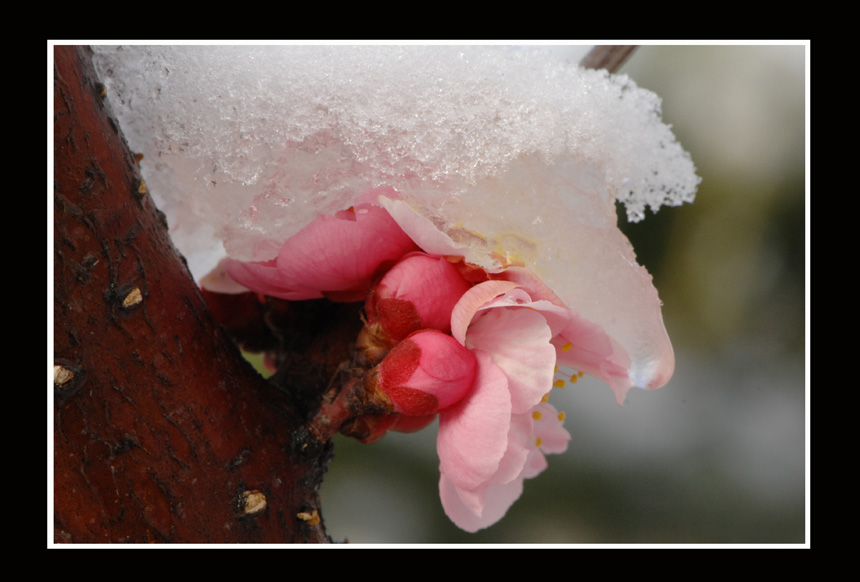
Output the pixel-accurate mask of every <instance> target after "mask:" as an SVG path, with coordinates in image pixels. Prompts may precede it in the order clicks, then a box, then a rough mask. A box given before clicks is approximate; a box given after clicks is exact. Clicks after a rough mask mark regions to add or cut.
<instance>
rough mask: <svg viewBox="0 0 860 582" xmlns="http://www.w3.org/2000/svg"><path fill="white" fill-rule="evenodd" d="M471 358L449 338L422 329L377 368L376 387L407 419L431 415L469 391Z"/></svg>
mask: <svg viewBox="0 0 860 582" xmlns="http://www.w3.org/2000/svg"><path fill="white" fill-rule="evenodd" d="M477 366H478V364H477V360H476V359H475V355H474V354H473V353H472V352H471V351H469V350H468V349H467V348H466V347H464V346H463V345H461V344H460V342H458V341H457V340H455V339H454V338H453V337H451V336H450V335H447V334H444V333H441V332H438V331H435V330H430V329H426V330H423V331H419V332H416V333H413V334H412V335H410V336H409V337H407V338H406V339H405V340H403V341H402V342H400V343H399V344H397V346H395V347H394V349H393V350H391V352H389V354H388V355H387V356H386V357H385V359H384V360H382V363H381V364H380V366H379V379H378V380H379V386H380V388H381V389H382V391H383V392H384V393H385V394H386V395H387V396H388V398H389V399H390V400H391V402H392V404H393V405H394V409H395V410H396V411H397V412H399V413H401V414H407V415H413V416H414V415H425V414H434V413H436V412H439V411H440V410H445V409H446V408H448V407H450V406H453V405H454V404H457V403H458V402H459V401H460V400H462V399H463V397H465V396H466V395H467V394H468V393H469V392H470V391H471V389H472V384H473V383H474V380H475V374H476V373H477Z"/></svg>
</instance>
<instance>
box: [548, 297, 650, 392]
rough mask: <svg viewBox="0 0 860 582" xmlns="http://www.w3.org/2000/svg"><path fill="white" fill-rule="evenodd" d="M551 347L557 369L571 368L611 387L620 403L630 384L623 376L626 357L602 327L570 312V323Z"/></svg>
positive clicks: (628, 367)
mask: <svg viewBox="0 0 860 582" xmlns="http://www.w3.org/2000/svg"><path fill="white" fill-rule="evenodd" d="M555 344H556V347H557V348H558V365H559V366H568V367H570V368H575V369H576V370H579V371H581V372H584V373H586V374H589V375H591V376H594V377H595V378H600V379H601V380H603V381H604V382H606V383H607V384H609V387H610V388H612V392H613V393H614V394H615V399H616V401H617V402H618V404H623V403H624V397H625V395H626V394H627V391H628V390H629V389H630V387H631V386H632V385H633V380H631V379H630V377H629V375H628V373H627V370H629V369H630V357H629V356H628V355H627V351H626V350H624V348H622V347H621V346H620V345H619V344H618V343H617V342H615V341H613V340H612V338H610V337H609V336H608V335H607V334H606V332H605V331H603V328H601V327H600V326H599V325H597V324H595V323H592V322H590V321H588V320H587V319H585V318H584V317H582V316H580V315H578V314H575V313H573V314H571V320H570V323H568V325H567V327H566V328H565V329H564V331H563V332H562V333H561V334H560V336H559V337H558V338H556V340H555Z"/></svg>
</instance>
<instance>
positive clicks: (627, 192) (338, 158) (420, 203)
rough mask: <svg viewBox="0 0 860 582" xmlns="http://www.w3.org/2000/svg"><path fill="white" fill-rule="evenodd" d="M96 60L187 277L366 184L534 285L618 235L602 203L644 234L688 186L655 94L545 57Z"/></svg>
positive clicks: (416, 51) (472, 51) (207, 52)
mask: <svg viewBox="0 0 860 582" xmlns="http://www.w3.org/2000/svg"><path fill="white" fill-rule="evenodd" d="M94 48H95V51H96V55H95V64H96V67H97V70H98V71H99V74H100V75H101V77H102V79H103V81H104V82H105V84H106V85H107V86H108V90H109V91H108V95H109V99H110V100H111V103H112V106H113V108H114V110H115V113H116V114H117V117H118V118H119V121H120V124H121V126H122V128H123V132H124V133H125V135H126V138H127V139H128V141H129V145H130V146H131V148H132V149H133V150H134V151H135V152H138V153H142V154H144V158H143V161H142V171H143V173H144V177H145V179H146V180H147V183H148V184H149V186H150V190H151V191H152V192H153V193H154V195H155V196H156V197H157V202H158V203H159V205H160V206H161V208H162V210H164V211H165V212H166V214H167V216H168V219H169V222H170V225H171V230H172V235H173V237H174V240H175V241H176V243H177V246H178V247H179V248H180V250H182V251H183V252H184V253H185V254H186V257H187V258H188V259H189V264H190V265H191V268H192V272H193V273H194V274H195V276H196V277H197V278H200V277H202V276H203V275H204V274H205V273H206V272H207V271H208V270H209V269H211V267H212V266H213V265H214V263H215V262H216V261H217V259H218V258H219V257H220V256H223V255H224V250H223V248H222V246H221V242H222V241H223V244H224V247H226V250H227V252H228V253H229V254H230V255H231V256H233V257H235V258H238V259H243V260H252V259H253V260H262V259H267V258H271V257H272V256H274V253H275V251H276V249H277V248H278V246H279V244H280V243H281V242H283V240H285V239H286V238H288V237H289V236H291V235H292V234H294V233H295V232H297V231H298V230H300V229H301V228H302V227H303V226H304V225H306V224H307V223H308V222H310V221H311V220H312V219H313V218H314V217H315V216H316V215H318V214H320V213H333V212H336V211H337V210H341V209H343V208H345V207H348V206H349V205H350V203H351V201H352V200H353V199H354V198H355V197H356V196H358V195H360V194H362V193H363V192H365V191H366V190H368V189H369V188H371V187H378V186H392V187H394V188H395V189H397V190H398V191H400V192H401V193H402V194H404V196H405V197H406V198H407V200H408V201H409V202H410V204H412V205H413V206H414V207H415V208H416V209H417V210H419V212H421V213H422V214H424V215H425V216H427V217H428V218H430V219H431V220H433V221H434V222H435V223H436V224H437V225H439V226H440V227H441V228H442V229H443V230H446V231H448V230H451V229H452V228H453V227H458V226H463V225H465V226H466V228H468V229H469V230H471V231H474V232H478V233H480V235H481V237H483V239H484V240H485V241H487V242H486V246H487V249H489V250H488V252H490V250H497V247H498V246H499V245H501V246H502V247H505V250H506V252H508V253H511V254H515V255H527V256H529V257H530V258H532V259H533V260H536V261H537V263H535V267H536V268H537V270H540V271H543V272H544V274H546V273H547V272H551V271H553V270H554V269H557V268H562V267H558V265H559V262H560V261H561V262H562V264H563V260H564V259H563V253H564V250H565V249H566V248H569V245H571V244H579V239H580V238H581V237H579V236H575V235H574V234H573V231H575V230H576V229H577V227H578V226H580V225H590V226H595V225H596V224H599V223H600V222H601V221H607V220H612V221H614V217H613V216H611V215H610V214H608V213H607V212H606V207H605V204H604V202H605V200H606V199H611V198H615V199H618V200H620V201H621V202H623V203H624V204H625V206H626V208H627V213H628V216H629V218H630V219H631V220H638V219H640V218H642V216H643V215H644V210H645V208H646V207H650V208H652V209H653V210H657V209H658V208H659V207H660V206H661V205H663V204H669V205H677V204H681V203H683V202H688V201H691V200H692V198H693V195H694V192H695V189H696V186H697V184H698V178H697V177H696V175H695V168H694V167H693V164H692V162H691V160H690V158H689V156H688V155H687V153H686V152H685V151H684V150H683V149H682V148H681V146H680V145H679V144H678V143H677V141H676V140H675V138H674V136H673V135H672V133H671V130H670V128H669V127H667V126H666V125H665V124H663V123H662V121H661V119H660V99H659V98H658V97H657V96H656V95H654V94H653V93H651V92H649V91H646V90H643V89H639V88H638V87H636V85H635V84H634V83H633V82H632V81H631V80H630V79H628V78H627V77H626V76H623V75H622V76H612V75H609V74H607V73H606V72H605V71H586V70H583V69H580V68H578V67H576V66H575V65H571V64H570V63H568V62H565V61H564V60H563V59H561V58H559V56H558V53H557V52H553V51H548V50H545V49H544V48H540V47H507V46H342V45H341V46H123V47H114V46H97V47H94ZM490 247H492V248H490ZM479 254H480V253H479V252H476V253H475V255H476V256H477V255H479ZM542 257H543V258H542Z"/></svg>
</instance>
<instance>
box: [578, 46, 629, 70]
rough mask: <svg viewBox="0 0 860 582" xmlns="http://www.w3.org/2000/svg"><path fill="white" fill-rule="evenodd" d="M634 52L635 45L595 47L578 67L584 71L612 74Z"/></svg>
mask: <svg viewBox="0 0 860 582" xmlns="http://www.w3.org/2000/svg"><path fill="white" fill-rule="evenodd" d="M634 50H636V45H620V44H609V45H597V46H595V47H594V48H593V49H591V50H590V51H589V52H588V54H587V55H585V57H584V58H583V59H582V61H580V63H579V65H580V66H581V67H583V68H586V69H606V70H607V71H609V72H610V73H614V72H615V71H617V70H618V69H620V68H621V65H623V64H624V63H625V62H626V61H627V59H628V58H630V55H631V54H633V51H634Z"/></svg>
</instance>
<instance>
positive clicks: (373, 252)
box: [277, 204, 417, 291]
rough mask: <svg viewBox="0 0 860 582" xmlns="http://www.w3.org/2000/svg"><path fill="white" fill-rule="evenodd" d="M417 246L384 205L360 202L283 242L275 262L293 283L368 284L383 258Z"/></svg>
mask: <svg viewBox="0 0 860 582" xmlns="http://www.w3.org/2000/svg"><path fill="white" fill-rule="evenodd" d="M414 250H417V247H416V246H415V244H414V243H413V242H412V240H411V239H410V238H409V237H408V236H406V234H405V233H404V232H403V231H402V230H401V229H400V227H398V226H397V223H396V222H394V220H393V219H392V218H391V216H390V215H389V214H388V213H387V212H386V211H385V210H383V209H382V208H379V207H377V206H371V205H369V204H360V205H358V206H356V207H355V209H354V211H352V212H348V211H345V212H340V213H338V216H336V217H335V216H325V215H323V216H320V217H319V218H318V219H317V220H315V221H314V222H312V223H311V224H309V225H308V226H307V227H305V228H304V229H303V230H301V231H300V232H298V233H297V234H296V235H295V236H293V237H291V238H290V239H288V240H287V242H286V243H284V246H283V247H281V250H280V252H279V254H278V259H277V267H278V270H279V271H280V276H281V278H282V280H283V281H284V282H285V283H286V284H288V285H290V286H292V287H298V288H303V289H316V290H319V291H353V290H362V289H369V288H370V282H371V278H372V277H373V276H374V274H376V272H377V270H379V269H380V267H381V266H383V265H384V264H385V263H387V262H391V263H393V262H394V261H396V260H398V259H399V258H400V257H402V256H403V255H405V254H406V253H408V252H411V251H414Z"/></svg>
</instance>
